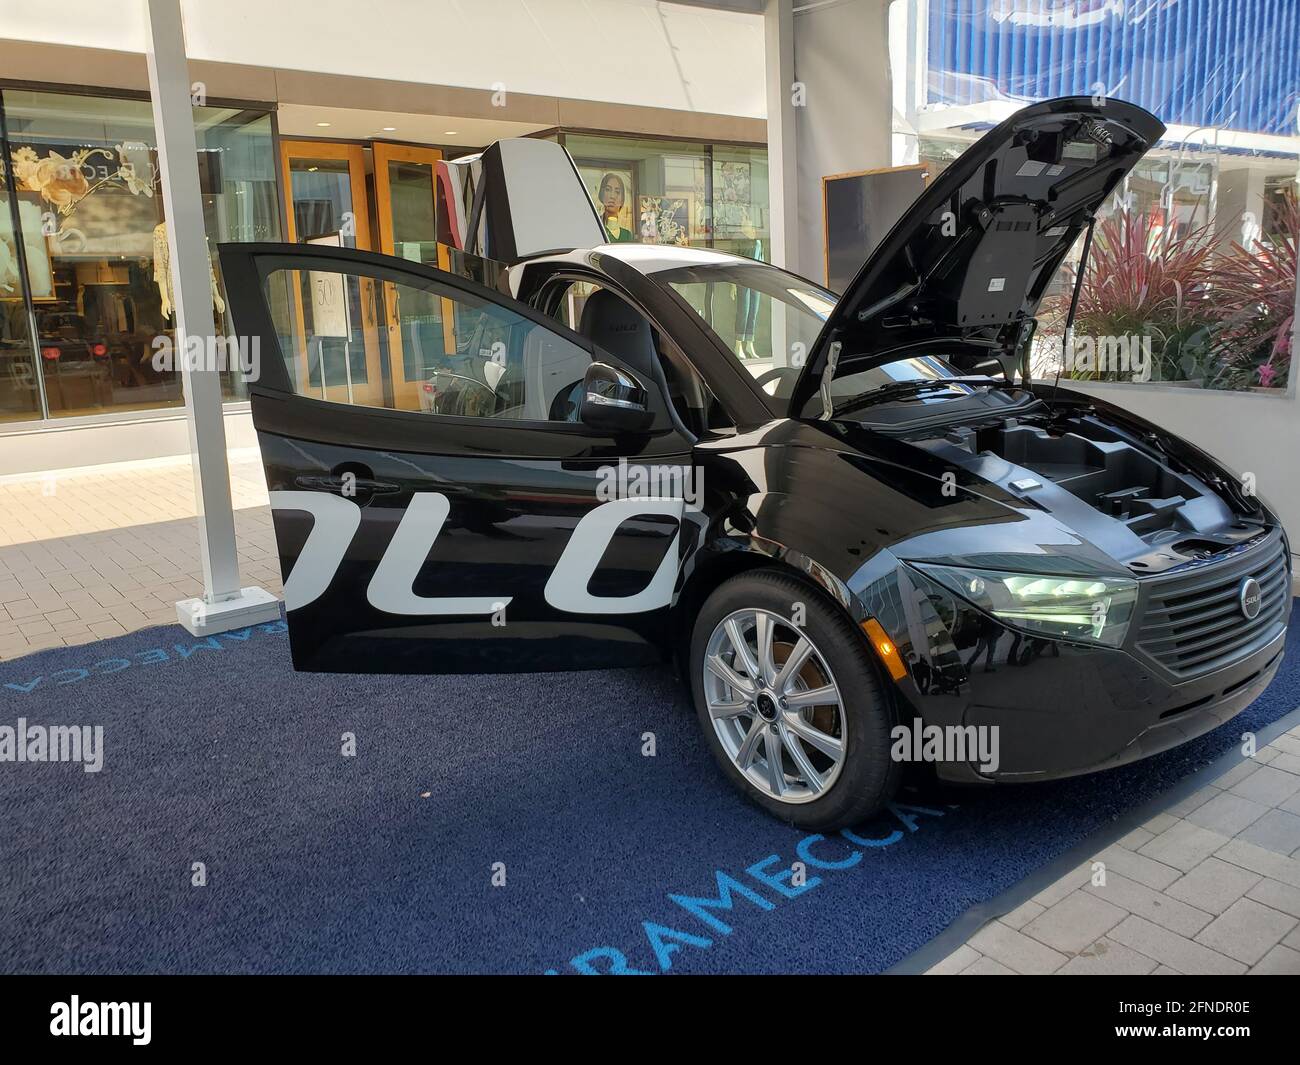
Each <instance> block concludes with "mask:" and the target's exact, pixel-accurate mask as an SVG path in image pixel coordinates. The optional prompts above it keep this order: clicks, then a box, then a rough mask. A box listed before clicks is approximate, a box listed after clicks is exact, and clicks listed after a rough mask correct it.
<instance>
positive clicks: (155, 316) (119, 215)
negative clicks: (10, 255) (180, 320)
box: [0, 89, 279, 417]
mask: <svg viewBox="0 0 1300 1065" xmlns="http://www.w3.org/2000/svg"><path fill="white" fill-rule="evenodd" d="M0 105H2V106H3V107H4V110H5V118H6V127H7V134H8V138H7V144H6V145H5V146H4V148H5V151H4V157H5V158H6V159H7V160H8V161H9V163H10V166H11V167H12V170H13V178H14V182H15V185H16V190H17V198H18V203H19V209H20V214H19V221H20V225H21V228H22V239H23V241H24V246H25V247H26V248H27V250H28V253H27V277H26V281H27V284H28V286H29V288H30V292H31V297H32V300H33V304H34V307H35V321H36V330H37V338H36V347H37V349H38V350H37V359H36V361H35V364H36V365H37V366H39V373H40V379H39V381H40V384H41V385H42V386H43V391H44V397H45V403H46V405H47V408H48V411H49V414H50V416H51V417H60V416H69V415H83V414H92V413H97V412H104V411H123V410H136V409H149V408H157V407H169V406H176V405H179V404H180V403H181V402H182V396H181V385H180V377H179V374H178V373H177V372H176V371H175V370H174V368H172V367H170V366H155V364H154V362H155V360H154V353H155V351H156V350H157V349H156V346H155V338H157V337H160V336H169V337H172V338H173V339H174V328H175V314H174V309H173V305H172V291H171V270H170V266H169V254H168V248H167V228H166V227H167V221H166V218H165V216H164V211H163V203H162V194H161V193H162V189H161V179H160V175H159V171H158V158H157V152H156V147H155V138H154V132H153V118H152V110H151V107H150V104H149V103H148V102H147V101H140V100H116V99H103V98H98V97H90V96H75V95H68V94H60V93H44V92H33V91H28V90H16V89H7V90H5V91H4V93H3V97H2V99H0ZM194 121H195V132H196V136H197V140H198V148H199V181H200V188H201V192H202V196H203V211H204V219H205V223H206V227H207V232H208V240H209V245H210V246H212V245H215V244H216V243H218V242H220V241H225V240H274V239H277V238H278V236H279V213H278V207H277V201H276V185H275V168H274V164H273V154H272V151H271V122H270V116H269V115H268V114H266V113H265V112H252V111H244V110H240V109H235V108H222V107H199V108H195V110H194ZM212 301H213V302H212V305H213V313H214V326H215V327H216V328H217V330H218V331H220V332H223V333H224V332H228V327H227V324H226V318H225V304H224V300H223V299H222V297H221V295H220V293H219V291H218V288H217V284H216V278H215V273H214V275H213V285H212ZM224 385H225V391H226V394H227V396H228V397H230V398H235V397H238V396H239V395H240V389H241V387H242V386H241V385H240V384H239V383H237V382H236V380H235V378H234V376H233V375H229V374H228V375H227V377H226V380H225V382H224ZM32 413H39V411H38V410H37V411H33V412H32Z"/></svg>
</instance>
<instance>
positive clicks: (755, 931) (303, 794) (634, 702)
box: [0, 623, 1300, 973]
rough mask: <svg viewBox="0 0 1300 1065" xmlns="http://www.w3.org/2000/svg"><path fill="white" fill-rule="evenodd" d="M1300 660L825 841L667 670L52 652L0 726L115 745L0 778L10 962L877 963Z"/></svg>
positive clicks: (183, 968) (1053, 845) (47, 965)
mask: <svg viewBox="0 0 1300 1065" xmlns="http://www.w3.org/2000/svg"><path fill="white" fill-rule="evenodd" d="M1296 642H1297V641H1296V638H1295V633H1294V632H1293V633H1292V635H1291V638H1290V640H1289V643H1288V651H1287V657H1286V660H1285V662H1284V664H1283V667H1282V670H1281V672H1280V673H1279V675H1278V678H1277V680H1276V681H1275V682H1274V684H1273V685H1272V687H1271V688H1270V689H1269V690H1268V691H1267V692H1266V693H1265V694H1264V696H1263V697H1262V698H1261V699H1259V700H1258V701H1257V702H1256V703H1255V704H1254V705H1253V706H1252V707H1250V709H1248V710H1247V711H1246V712H1245V713H1244V714H1242V715H1241V716H1240V717H1239V718H1237V719H1236V720H1235V721H1233V722H1231V723H1229V724H1228V725H1227V726H1225V727H1224V728H1221V729H1219V730H1218V731H1216V732H1214V733H1211V734H1210V735H1208V736H1205V737H1203V738H1202V739H1200V740H1198V741H1195V742H1193V743H1191V744H1188V745H1185V746H1183V747H1181V748H1178V749H1176V750H1174V751H1170V752H1167V753H1165V754H1164V755H1161V756H1159V757H1157V758H1155V759H1152V760H1149V761H1147V762H1144V763H1139V764H1137V765H1132V766H1127V767H1124V768H1122V769H1118V770H1112V771H1110V772H1109V773H1106V774H1102V775H1099V776H1092V777H1085V778H1076V779H1074V780H1068V781H1062V782H1057V783H1050V784H1037V785H1027V786H1021V787H1007V788H997V789H989V790H983V789H981V790H979V791H961V792H957V791H952V790H947V791H940V790H938V789H935V788H934V787H933V786H932V785H931V786H928V787H927V786H925V785H922V786H921V788H920V790H916V789H912V790H909V791H907V792H905V793H904V795H903V796H901V798H900V804H899V805H897V806H896V807H895V808H894V809H893V810H891V811H889V812H888V813H886V814H883V815H882V816H881V817H880V818H878V819H877V821H876V822H874V823H873V824H870V825H866V826H862V827H861V828H859V829H858V830H857V832H856V833H854V834H853V836H854V838H853V839H848V838H844V837H833V838H831V839H826V840H822V839H820V838H819V837H813V838H811V839H809V838H808V837H806V836H805V835H804V834H803V833H800V832H798V831H796V830H794V829H790V828H788V827H785V826H782V825H780V824H779V823H777V822H775V821H773V820H771V819H769V818H767V817H766V816H764V815H762V814H761V812H759V811H758V810H757V809H755V808H753V807H751V806H750V805H748V804H747V803H745V802H744V801H743V800H742V799H740V798H739V797H738V796H736V795H735V794H733V792H732V791H731V789H730V788H729V787H728V786H727V785H726V783H725V782H724V781H723V780H722V778H721V776H720V775H719V773H718V772H717V771H716V769H715V767H714V765H713V763H712V760H711V759H710V758H709V756H708V753H707V751H706V750H705V748H704V746H703V743H702V742H701V740H700V738H699V737H698V735H697V726H696V722H695V718H694V715H693V714H692V713H691V712H690V709H689V706H688V704H687V702H686V700H685V698H684V697H683V695H682V694H681V693H680V691H679V690H678V688H677V686H676V683H675V680H674V678H673V677H672V675H671V674H670V673H669V672H668V671H667V670H658V669H656V670H627V671H610V672H602V673H576V674H553V675H546V676H536V675H521V676H497V677H442V678H410V677H362V676H311V675H299V674H294V673H292V672H291V671H290V668H289V656H288V644H287V640H286V637H285V635H284V633H283V623H277V624H274V625H270V626H264V627H259V628H255V629H252V630H245V631H244V632H241V633H232V634H226V635H223V636H220V637H214V638H212V639H210V640H207V641H196V640H194V639H193V638H191V637H189V636H188V635H187V634H186V633H185V632H184V631H183V630H182V629H180V628H175V627H172V628H160V629H151V630H148V631H145V632H141V633H135V634H132V635H129V636H123V637H120V638H118V639H115V640H109V641H105V642H103V643H99V644H93V645H87V646H83V647H76V648H62V649H59V650H55V651H48V652H44V653H41V654H37V655H33V656H30V657H27V658H23V659H19V660H16V661H13V662H7V663H3V664H0V692H2V693H3V697H2V699H0V703H2V705H3V712H2V713H0V725H9V726H14V725H15V724H16V722H17V719H18V718H19V717H24V718H26V719H27V721H28V722H29V723H31V724H53V723H75V724H89V725H94V724H102V725H103V726H104V749H105V755H104V766H103V769H102V771H101V772H98V773H86V772H84V771H83V769H82V768H81V767H80V766H78V765H70V764H13V763H2V764H0V910H2V911H3V913H4V918H3V921H0V970H4V971H7V972H84V973H119V972H225V971H233V972H355V971H394V972H412V971H429V970H438V971H506V972H533V973H537V972H545V971H549V970H555V971H558V972H561V973H566V972H574V971H576V970H581V969H592V970H605V969H609V968H611V967H614V968H618V967H625V968H632V969H637V970H642V971H650V972H658V971H662V970H663V969H664V968H665V966H670V967H671V970H672V971H673V972H684V973H702V972H724V971H749V972H800V973H804V972H823V971H824V972H844V971H847V972H875V971H880V970H883V969H885V968H887V967H889V966H890V965H892V964H894V963H895V962H897V961H898V960H899V959H900V958H903V957H904V956H906V955H907V954H909V953H911V952H912V951H914V950H916V949H917V948H919V947H921V946H922V945H923V944H924V943H926V942H927V941H928V940H930V939H931V938H932V937H934V936H935V935H937V934H938V933H940V932H941V931H942V930H943V929H944V928H945V927H946V926H947V925H948V924H949V923H951V922H952V921H953V920H954V919H955V918H957V917H958V916H959V915H960V914H962V913H963V912H964V911H966V910H967V909H968V908H970V907H971V906H974V905H976V904H979V903H981V902H983V901H984V900H987V899H989V898H991V897H993V896H995V895H997V894H999V893H1000V892H1002V891H1004V890H1005V889H1007V888H1008V887H1010V886H1011V885H1013V884H1015V883H1016V882H1018V881H1019V880H1021V879H1022V878H1024V877H1025V876H1027V875H1028V874H1030V873H1031V872H1033V871H1034V870H1035V869H1039V868H1041V867H1042V866H1043V865H1045V864H1046V863H1048V862H1049V861H1051V860H1053V859H1054V858H1056V857H1058V856H1060V855H1062V854H1064V853H1065V852H1066V851H1067V850H1069V849H1070V847H1071V846H1073V845H1075V844H1077V843H1078V842H1079V841H1080V840H1082V839H1083V838H1084V837H1085V836H1086V835H1088V834H1089V833H1091V832H1093V831H1096V830H1098V829H1099V828H1101V827H1103V826H1105V825H1107V824H1110V823H1111V822H1113V821H1114V820H1115V819H1117V818H1119V817H1120V816H1122V815H1123V814H1125V812H1126V811H1129V810H1131V809H1132V808H1134V807H1135V806H1137V805H1139V804H1141V803H1143V802H1145V801H1147V800H1149V799H1151V798H1152V797H1154V796H1156V795H1158V794H1159V793H1161V792H1163V791H1166V790H1167V789H1169V788H1170V787H1172V786H1173V785H1174V784H1175V783H1177V782H1178V781H1179V780H1180V779H1182V778H1184V777H1186V776H1187V775H1188V774H1190V773H1192V772H1194V771H1195V770H1197V769H1198V768H1201V767H1203V766H1205V765H1206V764H1208V763H1209V762H1211V761H1212V760H1214V759H1215V758H1216V757H1217V756H1219V755H1221V754H1222V753H1223V752H1225V751H1227V750H1229V749H1230V748H1232V747H1233V746H1234V745H1236V743H1237V742H1238V737H1240V735H1241V733H1242V732H1243V731H1245V730H1247V729H1259V728H1262V727H1263V726H1264V725H1266V724H1268V723H1269V722H1271V721H1274V720H1276V719H1277V718H1279V717H1281V716H1282V715H1283V714H1285V713H1286V712H1287V711H1289V710H1291V709H1292V708H1294V707H1295V706H1296V705H1297V704H1298V703H1300V668H1298V665H1300V652H1298V651H1297V648H1296ZM345 732H351V733H354V734H355V736H356V756H355V757H343V756H341V754H340V749H341V746H342V739H341V737H342V735H343V733H345ZM647 732H649V733H653V734H654V743H655V747H656V753H655V756H654V757H646V756H644V755H643V753H642V751H643V748H644V745H645V742H646V741H645V740H644V739H643V734H645V733H647ZM954 803H959V804H960V805H953V804H954ZM801 855H802V857H803V858H804V859H805V860H806V861H807V869H808V880H807V882H806V883H804V884H802V885H795V884H792V883H790V882H789V879H788V877H789V873H788V870H789V868H790V866H791V864H792V863H793V862H796V861H797V860H799V858H800V856H801ZM196 862H202V863H204V866H205V869H206V885H204V886H198V887H196V886H193V884H192V869H193V867H194V866H193V863H196ZM498 863H500V864H498ZM818 863H820V864H818ZM494 870H495V871H496V873H497V879H498V880H500V879H501V878H502V876H503V877H504V884H503V885H502V886H494V884H493V878H494ZM747 870H749V871H747ZM783 870H785V871H786V872H785V874H784V876H785V879H783V878H782V871H783ZM719 875H721V877H722V879H721V880H719ZM728 878H730V879H728ZM719 883H722V884H723V886H724V887H727V888H730V890H731V903H732V908H731V909H729V910H728V909H724V908H721V907H717V906H713V907H709V906H704V905H701V904H700V903H698V902H696V903H692V902H691V901H690V898H691V897H694V898H696V899H700V898H705V899H707V898H708V897H710V896H712V897H714V899H715V900H716V899H717V898H718V897H719ZM673 896H678V897H679V898H678V900H676V901H675V900H674V898H673ZM683 897H684V901H683V900H682V898H683ZM573 959H578V960H577V962H576V964H575V962H574V960H573Z"/></svg>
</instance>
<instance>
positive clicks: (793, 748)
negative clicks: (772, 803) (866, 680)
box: [704, 609, 848, 803]
mask: <svg viewBox="0 0 1300 1065" xmlns="http://www.w3.org/2000/svg"><path fill="white" fill-rule="evenodd" d="M704 698H705V702H706V703H707V705H708V711H709V720H710V721H711V722H712V724H713V729H714V732H715V733H716V734H717V737H718V741H719V742H720V743H721V744H722V749H723V750H724V751H725V752H726V753H727V757H728V758H730V759H731V763H732V765H734V766H735V767H736V769H737V770H739V771H740V772H741V773H742V774H743V775H744V776H745V778H746V780H748V781H749V783H750V784H752V785H753V786H754V787H755V788H757V789H758V790H759V791H760V792H762V793H763V794H765V795H767V796H769V797H771V798H773V799H777V800H778V801H780V802H786V803H804V802H811V801H813V800H814V799H817V798H820V797H821V796H823V795H825V794H826V793H827V792H828V791H829V790H830V788H831V787H832V786H833V785H834V783H835V781H836V779H838V777H839V775H840V770H841V769H842V768H843V765H844V756H845V752H846V750H847V745H848V736H847V734H846V729H845V714H844V704H843V700H842V697H841V694H840V690H839V687H838V685H837V684H836V683H835V678H834V676H833V675H832V673H831V670H830V667H829V666H828V665H827V663H826V660H825V658H824V657H823V656H822V654H821V652H820V651H819V650H818V649H817V647H816V645H815V644H814V643H813V641H812V639H811V638H810V637H809V636H808V634H807V633H806V632H805V631H804V630H802V629H800V628H799V627H798V626H796V625H795V624H794V622H793V621H791V620H790V619H788V618H784V617H781V616H780V615H778V614H774V613H772V612H771V611H769V610H760V609H752V610H737V611H734V612H733V613H731V614H729V615H727V617H725V618H723V619H722V620H721V621H720V622H718V625H717V627H716V628H714V630H713V633H712V635H711V636H710V637H709V642H708V645H707V646H706V648H705V652H704Z"/></svg>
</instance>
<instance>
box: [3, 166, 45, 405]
mask: <svg viewBox="0 0 1300 1065" xmlns="http://www.w3.org/2000/svg"><path fill="white" fill-rule="evenodd" d="M14 206H15V205H14V204H13V203H12V202H11V200H10V196H9V192H8V190H7V188H6V187H5V186H4V184H2V183H0V421H14V420H20V421H21V420H26V419H29V418H37V417H40V412H41V397H40V391H39V390H38V389H37V387H36V350H35V345H33V344H32V335H31V328H30V320H29V318H28V314H27V304H26V302H25V301H24V299H23V285H22V267H21V262H22V258H21V257H22V254H23V253H24V252H26V254H27V256H28V257H30V256H32V255H39V254H40V252H41V247H40V246H41V245H43V244H44V241H43V240H42V239H41V238H40V221H39V214H38V213H37V212H35V211H34V210H32V209H31V208H29V207H28V206H27V205H25V204H24V205H23V206H24V210H26V211H27V214H28V217H29V220H30V222H31V224H32V227H33V228H34V232H35V233H36V238H37V239H36V243H37V247H31V246H30V243H29V246H27V247H23V248H20V247H19V242H18V239H17V237H16V236H15V232H16V231H15V227H14V222H13V208H14ZM28 240H29V242H30V241H31V238H30V237H29V238H28Z"/></svg>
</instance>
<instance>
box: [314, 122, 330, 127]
mask: <svg viewBox="0 0 1300 1065" xmlns="http://www.w3.org/2000/svg"><path fill="white" fill-rule="evenodd" d="M316 125H318V126H328V125H329V123H328V122H317V123H316Z"/></svg>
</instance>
